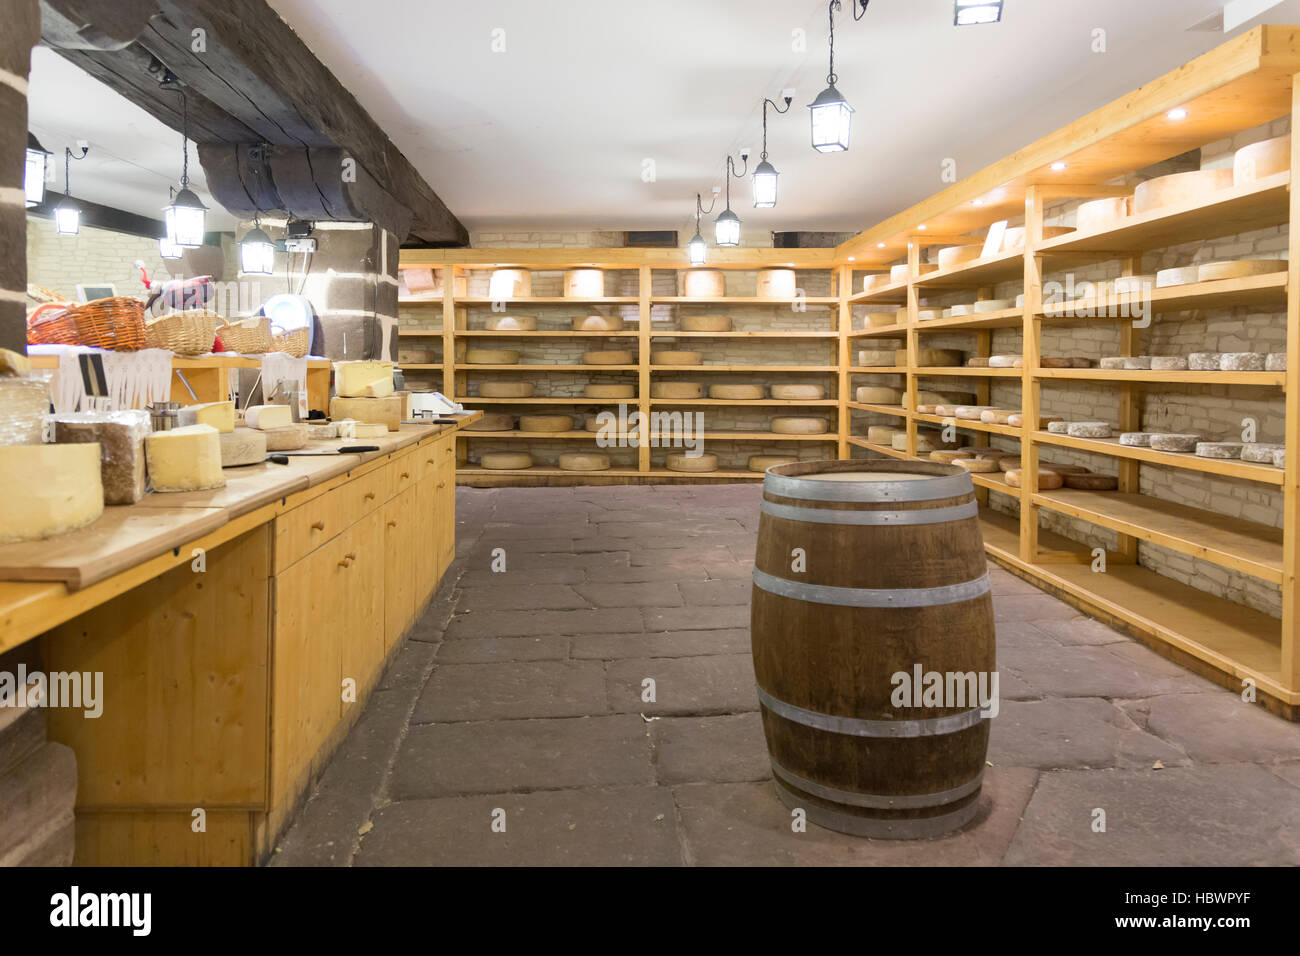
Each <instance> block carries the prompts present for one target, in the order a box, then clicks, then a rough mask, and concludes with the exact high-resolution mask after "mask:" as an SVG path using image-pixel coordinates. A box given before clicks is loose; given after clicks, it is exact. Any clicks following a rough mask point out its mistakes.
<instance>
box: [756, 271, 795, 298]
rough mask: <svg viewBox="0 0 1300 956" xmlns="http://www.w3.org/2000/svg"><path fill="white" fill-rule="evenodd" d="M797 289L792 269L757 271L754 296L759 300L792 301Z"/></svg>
mask: <svg viewBox="0 0 1300 956" xmlns="http://www.w3.org/2000/svg"><path fill="white" fill-rule="evenodd" d="M797 288H798V280H797V279H796V278H795V274H794V270H793V269H759V270H758V278H757V280H756V281H755V284H754V294H755V295H756V296H758V297H759V298H760V299H793V298H794V296H795V292H796V290H797Z"/></svg>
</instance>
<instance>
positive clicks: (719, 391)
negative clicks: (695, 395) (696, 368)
mask: <svg viewBox="0 0 1300 956" xmlns="http://www.w3.org/2000/svg"><path fill="white" fill-rule="evenodd" d="M709 398H716V399H719V400H722V401H728V402H752V401H757V400H759V399H763V398H767V389H766V388H765V387H764V386H762V385H710V386H709Z"/></svg>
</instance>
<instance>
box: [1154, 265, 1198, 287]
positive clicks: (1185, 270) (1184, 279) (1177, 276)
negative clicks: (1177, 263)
mask: <svg viewBox="0 0 1300 956" xmlns="http://www.w3.org/2000/svg"><path fill="white" fill-rule="evenodd" d="M1200 275H1201V270H1200V268H1199V267H1198V266H1184V267H1182V268H1179V269H1161V270H1160V271H1159V272H1157V273H1156V288H1157V289H1167V288H1169V287H1170V286H1176V285H1189V284H1191V283H1193V282H1197V281H1199V280H1200Z"/></svg>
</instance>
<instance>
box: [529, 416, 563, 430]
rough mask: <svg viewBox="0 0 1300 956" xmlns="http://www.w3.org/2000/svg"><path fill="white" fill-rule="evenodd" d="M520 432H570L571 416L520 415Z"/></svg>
mask: <svg viewBox="0 0 1300 956" xmlns="http://www.w3.org/2000/svg"><path fill="white" fill-rule="evenodd" d="M519 430H520V431H521V432H571V431H573V416H572V415H520V416H519Z"/></svg>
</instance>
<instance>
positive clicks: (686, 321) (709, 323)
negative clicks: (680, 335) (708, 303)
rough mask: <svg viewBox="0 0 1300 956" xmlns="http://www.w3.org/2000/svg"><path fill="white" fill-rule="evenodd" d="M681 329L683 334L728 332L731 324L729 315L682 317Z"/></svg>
mask: <svg viewBox="0 0 1300 956" xmlns="http://www.w3.org/2000/svg"><path fill="white" fill-rule="evenodd" d="M681 327H682V331H683V332H730V331H731V329H732V322H731V316H729V315H683V316H682V319H681Z"/></svg>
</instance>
